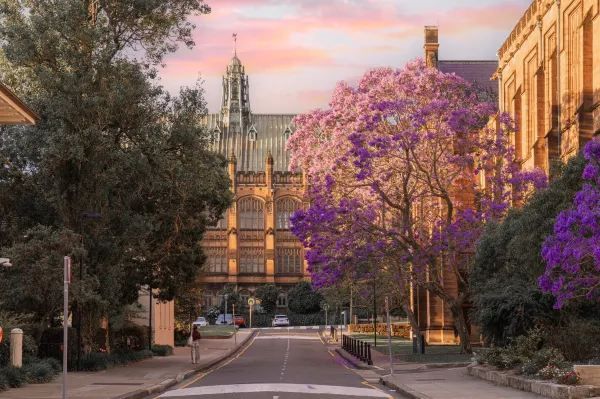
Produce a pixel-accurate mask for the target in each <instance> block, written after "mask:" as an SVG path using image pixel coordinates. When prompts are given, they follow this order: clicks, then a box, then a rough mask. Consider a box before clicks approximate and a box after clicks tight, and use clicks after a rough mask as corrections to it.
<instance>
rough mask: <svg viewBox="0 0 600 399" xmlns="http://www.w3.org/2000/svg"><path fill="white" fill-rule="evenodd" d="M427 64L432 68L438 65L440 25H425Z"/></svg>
mask: <svg viewBox="0 0 600 399" xmlns="http://www.w3.org/2000/svg"><path fill="white" fill-rule="evenodd" d="M423 48H424V49H425V64H426V65H427V66H428V67H430V68H437V67H438V59H439V58H438V52H439V48H440V44H439V42H438V27H437V26H426V27H425V45H424V46H423Z"/></svg>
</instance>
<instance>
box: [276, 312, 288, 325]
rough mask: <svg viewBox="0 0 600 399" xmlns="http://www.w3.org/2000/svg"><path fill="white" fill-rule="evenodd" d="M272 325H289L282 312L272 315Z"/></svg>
mask: <svg viewBox="0 0 600 399" xmlns="http://www.w3.org/2000/svg"><path fill="white" fill-rule="evenodd" d="M272 324H273V327H288V326H289V325H290V320H289V319H288V317H287V316H286V315H284V314H276V315H275V317H273V323H272Z"/></svg>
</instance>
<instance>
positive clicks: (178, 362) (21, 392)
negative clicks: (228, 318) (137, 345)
mask: <svg viewBox="0 0 600 399" xmlns="http://www.w3.org/2000/svg"><path fill="white" fill-rule="evenodd" d="M251 337H252V332H251V331H250V330H240V331H239V332H238V334H237V338H233V337H232V338H228V339H203V340H201V342H200V354H201V355H200V363H199V364H197V365H192V364H191V357H190V349H189V348H175V351H174V352H175V353H174V355H173V356H167V357H154V358H152V359H148V360H143V361H140V362H136V363H132V364H130V365H127V366H123V367H115V368H112V369H109V370H104V371H98V372H72V373H69V374H68V388H67V392H68V398H69V399H117V398H118V399H134V398H135V399H137V398H139V399H141V398H145V397H147V396H148V393H149V392H153V393H158V392H162V391H164V390H165V389H167V388H168V387H169V386H170V385H175V384H177V383H178V382H181V381H182V380H183V379H184V378H190V377H192V376H194V375H196V374H197V373H199V372H200V371H201V370H203V369H206V368H210V367H211V366H214V364H215V363H219V362H220V361H223V360H224V359H226V358H228V357H230V356H232V354H233V353H235V351H237V350H239V348H240V347H241V345H242V344H243V343H244V342H248V340H249V339H250V338H251ZM236 342H237V343H236ZM59 398H62V375H61V376H59V377H58V378H57V379H56V380H54V381H53V382H51V383H48V384H30V385H26V386H25V387H22V388H15V389H10V390H8V391H5V392H1V393H0V399H59Z"/></svg>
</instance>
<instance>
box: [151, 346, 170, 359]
mask: <svg viewBox="0 0 600 399" xmlns="http://www.w3.org/2000/svg"><path fill="white" fill-rule="evenodd" d="M152 353H153V354H154V355H156V356H171V355H172V354H173V347H172V346H171V345H152Z"/></svg>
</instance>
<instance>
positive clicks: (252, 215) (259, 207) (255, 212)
mask: <svg viewBox="0 0 600 399" xmlns="http://www.w3.org/2000/svg"><path fill="white" fill-rule="evenodd" d="M238 213H239V215H240V229H242V230H264V228H265V215H264V203H263V202H262V201H261V200H260V199H258V198H254V197H245V198H242V199H240V200H239V202H238Z"/></svg>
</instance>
